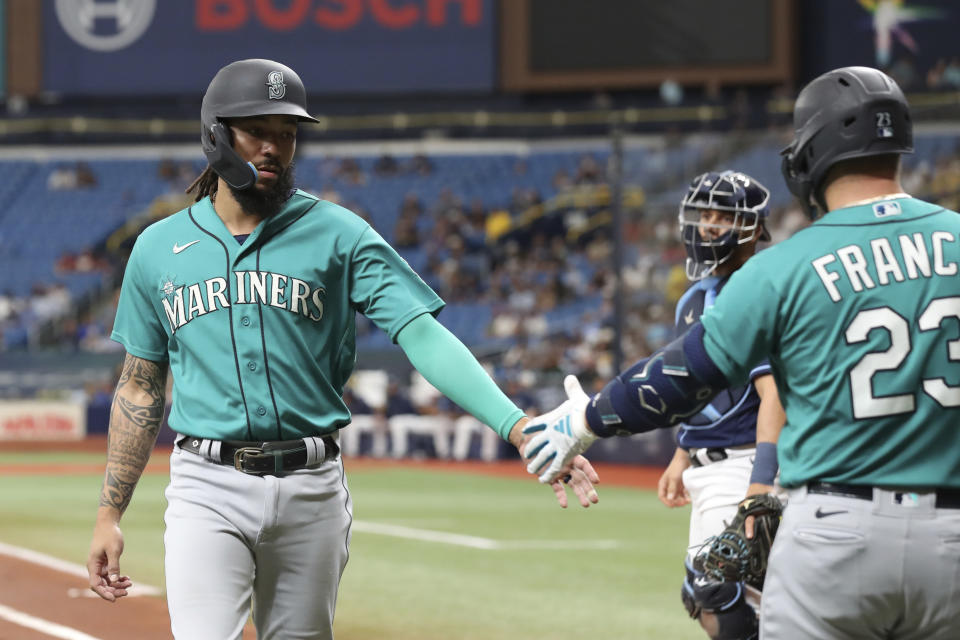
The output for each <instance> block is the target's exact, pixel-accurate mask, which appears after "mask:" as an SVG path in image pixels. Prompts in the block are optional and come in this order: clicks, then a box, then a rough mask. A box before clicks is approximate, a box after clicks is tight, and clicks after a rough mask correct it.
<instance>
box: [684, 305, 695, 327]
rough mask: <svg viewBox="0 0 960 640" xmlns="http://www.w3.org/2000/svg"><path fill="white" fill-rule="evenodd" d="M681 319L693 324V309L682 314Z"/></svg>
mask: <svg viewBox="0 0 960 640" xmlns="http://www.w3.org/2000/svg"><path fill="white" fill-rule="evenodd" d="M683 321H684V322H686V323H687V324H693V309H690V313H688V314H687V315H686V316H684V318H683Z"/></svg>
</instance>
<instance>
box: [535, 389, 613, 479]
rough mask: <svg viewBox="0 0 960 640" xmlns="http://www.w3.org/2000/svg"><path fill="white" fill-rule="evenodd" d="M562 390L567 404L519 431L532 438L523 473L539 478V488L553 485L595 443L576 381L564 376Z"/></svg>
mask: <svg viewBox="0 0 960 640" xmlns="http://www.w3.org/2000/svg"><path fill="white" fill-rule="evenodd" d="M563 388H564V389H565V390H566V392H567V398H568V400H567V401H566V402H564V403H563V404H561V405H560V406H559V407H557V408H556V409H554V410H553V411H551V412H549V413H545V414H543V415H540V416H537V417H535V418H532V419H531V420H530V422H529V423H528V424H527V425H526V426H525V427H524V428H523V435H525V436H528V435H531V434H534V435H533V437H532V438H531V439H530V441H529V442H527V446H526V448H525V449H524V457H525V458H526V459H527V460H530V459H531V458H532V460H531V461H530V463H529V464H528V465H527V471H528V472H529V473H532V474H533V475H538V474H539V480H540V482H542V483H543V484H550V483H552V482H554V481H555V480H556V479H557V478H558V477H559V476H561V475H562V474H563V472H564V470H565V469H566V468H567V467H568V466H569V465H570V463H571V462H572V461H573V459H574V458H575V457H577V456H578V455H580V454H581V453H583V452H584V451H586V450H587V449H588V448H589V447H590V445H591V444H593V441H594V440H596V439H597V436H596V435H594V433H593V432H592V431H590V429H589V428H588V427H587V419H586V415H585V410H586V408H587V405H588V404H589V403H590V398H589V396H587V394H585V393H584V392H583V389H582V388H581V387H580V381H579V380H577V377H576V376H572V375H571V376H567V377H566V378H564V380H563Z"/></svg>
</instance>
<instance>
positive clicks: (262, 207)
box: [227, 162, 293, 218]
mask: <svg viewBox="0 0 960 640" xmlns="http://www.w3.org/2000/svg"><path fill="white" fill-rule="evenodd" d="M227 186H228V187H230V193H232V194H233V197H234V198H235V199H236V200H237V203H239V204H240V208H242V209H243V210H244V211H246V212H247V213H253V214H256V215H258V216H261V217H263V218H272V217H273V216H275V215H277V214H278V213H280V209H282V208H283V205H284V203H285V202H286V201H287V200H289V199H290V196H291V195H292V194H293V162H291V163H290V165H289V166H287V168H286V169H284V170H282V171H280V172H279V173H278V174H277V179H276V180H275V181H274V183H273V185H272V186H270V187H268V188H267V189H258V188H257V187H256V185H254V186H252V187H250V188H249V189H235V188H234V187H233V186H231V185H229V184H228V185H227Z"/></svg>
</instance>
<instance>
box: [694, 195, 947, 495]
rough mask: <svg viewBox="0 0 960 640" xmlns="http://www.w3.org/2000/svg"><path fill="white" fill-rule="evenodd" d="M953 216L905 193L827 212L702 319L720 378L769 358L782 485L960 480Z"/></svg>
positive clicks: (741, 375) (733, 283)
mask: <svg viewBox="0 0 960 640" xmlns="http://www.w3.org/2000/svg"><path fill="white" fill-rule="evenodd" d="M958 272H960V215H957V214H956V213H954V212H953V211H949V210H946V209H944V208H943V207H940V206H938V205H935V204H930V203H927V202H922V201H920V200H916V199H913V198H909V197H899V198H889V199H885V200H882V201H880V202H868V203H864V204H861V205H858V206H852V207H848V208H845V209H840V210H837V211H833V212H830V213H828V214H827V215H826V216H824V217H823V218H821V219H820V220H818V221H816V222H815V223H814V224H813V225H811V226H810V227H809V228H807V229H804V230H802V231H799V232H797V233H796V234H795V235H794V236H793V237H791V238H790V239H788V240H786V241H784V242H781V243H780V244H778V245H775V246H773V247H771V248H769V249H767V250H766V251H763V252H761V253H760V254H758V255H757V256H755V257H754V258H752V259H751V260H750V261H748V262H747V264H746V265H744V267H743V268H741V269H740V270H739V271H737V273H735V274H734V275H733V276H732V277H731V278H730V281H729V282H728V283H727V285H726V287H725V288H724V293H723V295H722V296H720V297H719V298H718V299H717V303H716V304H715V305H714V306H713V307H712V308H711V309H709V310H708V311H707V312H706V313H705V314H704V316H703V318H702V320H701V321H702V323H703V326H704V329H705V337H704V343H705V346H706V349H707V353H708V354H709V356H710V357H711V359H712V360H713V361H714V362H715V363H716V364H717V366H718V367H719V368H720V369H721V371H723V373H724V374H725V375H726V376H727V378H728V379H729V380H731V381H737V380H743V379H745V378H746V376H747V375H748V373H749V370H750V364H751V363H754V362H759V361H760V360H761V359H762V358H764V357H766V356H767V355H768V354H769V358H770V363H771V365H772V367H773V373H774V377H775V379H776V381H777V387H778V390H779V392H780V400H781V402H782V403H783V406H784V409H785V410H786V414H787V423H786V426H785V427H784V430H783V432H782V433H781V435H780V441H779V446H778V450H779V459H780V469H781V483H782V484H783V485H784V486H788V487H791V486H798V485H802V484H804V483H807V482H809V481H814V480H819V481H826V482H840V483H851V484H861V485H874V486H882V487H884V486H885V487H891V488H895V487H960V446H957V443H958V438H960V273H958Z"/></svg>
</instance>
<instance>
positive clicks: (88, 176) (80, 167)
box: [76, 162, 97, 189]
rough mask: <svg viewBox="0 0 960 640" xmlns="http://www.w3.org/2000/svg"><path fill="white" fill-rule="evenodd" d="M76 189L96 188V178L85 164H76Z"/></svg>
mask: <svg viewBox="0 0 960 640" xmlns="http://www.w3.org/2000/svg"><path fill="white" fill-rule="evenodd" d="M76 172H77V188H79V189H90V188H93V187H95V186H97V176H96V174H95V173H94V172H93V169H91V168H90V165H88V164H87V163H86V162H78V163H77V168H76Z"/></svg>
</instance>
